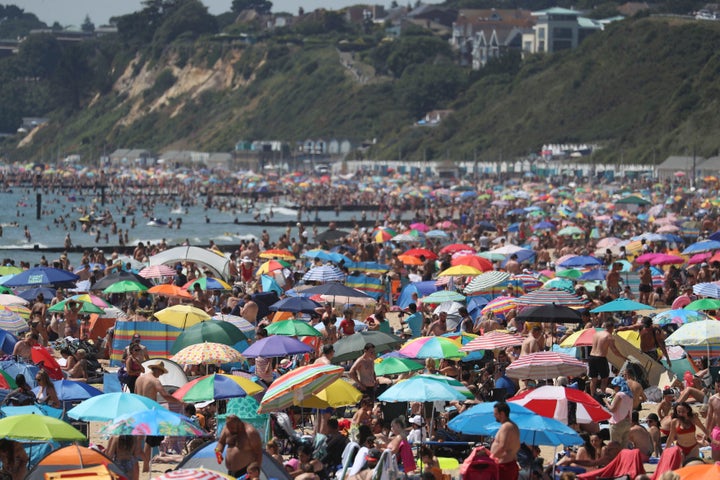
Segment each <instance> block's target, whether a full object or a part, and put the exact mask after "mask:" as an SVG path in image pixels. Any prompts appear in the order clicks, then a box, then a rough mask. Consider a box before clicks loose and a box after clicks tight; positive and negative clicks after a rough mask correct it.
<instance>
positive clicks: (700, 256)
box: [688, 252, 712, 265]
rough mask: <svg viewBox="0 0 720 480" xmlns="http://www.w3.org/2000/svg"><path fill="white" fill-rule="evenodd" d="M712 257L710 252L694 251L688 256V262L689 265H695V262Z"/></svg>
mask: <svg viewBox="0 0 720 480" xmlns="http://www.w3.org/2000/svg"><path fill="white" fill-rule="evenodd" d="M710 257H712V252H703V253H696V254H695V255H693V256H692V257H690V260H688V263H689V264H690V265H695V264H697V263H702V262H705V261H707V259H708V258H710Z"/></svg>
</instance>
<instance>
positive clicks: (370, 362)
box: [349, 343, 377, 401]
mask: <svg viewBox="0 0 720 480" xmlns="http://www.w3.org/2000/svg"><path fill="white" fill-rule="evenodd" d="M363 351H364V353H363V354H362V356H361V357H360V358H358V359H357V360H355V363H353V366H352V367H351V368H350V372H349V375H350V378H352V379H353V380H354V381H355V383H357V385H358V389H359V390H360V391H361V392H362V393H363V395H365V396H369V397H370V398H372V399H373V401H374V400H375V386H376V385H377V378H376V377H375V357H376V354H375V345H373V344H372V343H367V344H365V348H363Z"/></svg>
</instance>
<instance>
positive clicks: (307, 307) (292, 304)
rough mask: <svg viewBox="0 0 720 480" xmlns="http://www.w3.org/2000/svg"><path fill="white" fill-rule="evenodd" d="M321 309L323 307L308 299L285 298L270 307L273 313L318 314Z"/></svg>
mask: <svg viewBox="0 0 720 480" xmlns="http://www.w3.org/2000/svg"><path fill="white" fill-rule="evenodd" d="M320 307H322V305H320V304H319V303H317V302H315V301H313V300H311V299H309V298H307V297H285V298H283V299H282V300H280V301H279V302H275V303H273V304H272V305H270V307H269V309H270V311H271V312H293V313H297V312H304V313H316V309H318V308H320Z"/></svg>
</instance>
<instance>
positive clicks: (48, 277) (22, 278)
mask: <svg viewBox="0 0 720 480" xmlns="http://www.w3.org/2000/svg"><path fill="white" fill-rule="evenodd" d="M79 279H80V277H78V276H77V275H75V274H74V273H72V272H68V271H67V270H61V269H59V268H52V267H35V268H31V269H29V270H25V271H23V272H20V273H18V274H17V275H15V276H14V277H13V278H11V279H10V280H8V281H7V282H5V286H7V287H24V286H27V285H32V286H36V287H38V286H40V285H56V284H66V283H74V282H75V281H77V280H79Z"/></svg>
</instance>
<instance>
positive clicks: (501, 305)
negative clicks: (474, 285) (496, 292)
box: [480, 297, 517, 315]
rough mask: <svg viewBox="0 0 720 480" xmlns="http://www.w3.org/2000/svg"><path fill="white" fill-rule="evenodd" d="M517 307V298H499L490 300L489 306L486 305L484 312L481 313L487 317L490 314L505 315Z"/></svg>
mask: <svg viewBox="0 0 720 480" xmlns="http://www.w3.org/2000/svg"><path fill="white" fill-rule="evenodd" d="M515 307H517V298H515V297H497V298H495V299H493V300H490V301H489V302H488V304H487V305H485V306H484V307H483V308H482V310H480V313H481V314H483V315H485V314H487V313H488V312H492V313H494V314H495V315H505V314H506V313H508V312H509V311H511V310H514V309H515Z"/></svg>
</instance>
